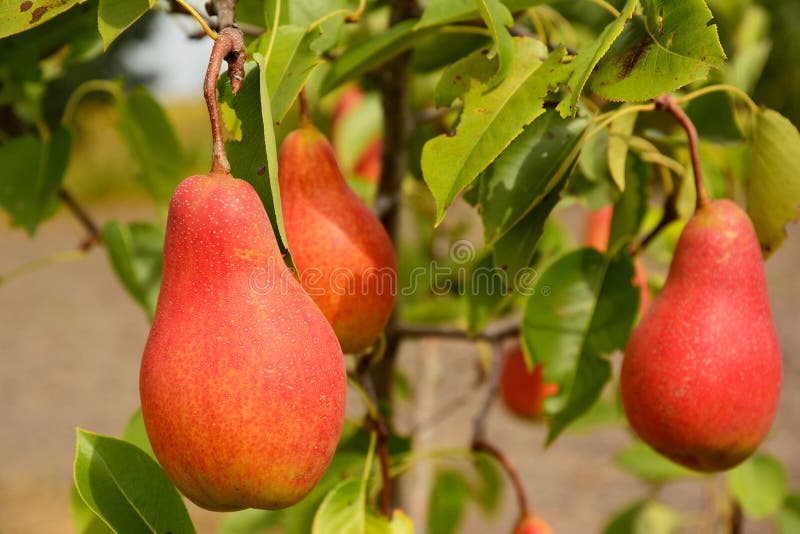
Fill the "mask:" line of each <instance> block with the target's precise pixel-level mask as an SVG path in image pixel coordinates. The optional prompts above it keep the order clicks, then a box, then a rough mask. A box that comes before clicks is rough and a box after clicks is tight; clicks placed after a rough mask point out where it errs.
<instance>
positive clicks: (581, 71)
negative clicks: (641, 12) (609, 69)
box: [557, 0, 638, 117]
mask: <svg viewBox="0 0 800 534" xmlns="http://www.w3.org/2000/svg"><path fill="white" fill-rule="evenodd" d="M637 3H638V2H637V0H628V2H627V3H626V4H625V7H623V8H622V11H621V12H620V15H619V16H618V17H617V18H616V19H614V21H613V22H611V23H610V24H608V25H607V26H606V27H605V28H604V29H603V31H602V33H600V35H598V36H597V38H596V39H595V40H594V41H590V42H588V43H586V44H584V45H582V46H581V47H580V48H579V49H578V54H577V55H576V56H575V60H574V62H573V63H574V65H573V68H574V71H573V74H572V76H571V77H570V80H569V82H567V86H568V87H569V91H570V94H569V98H565V99H564V100H562V101H561V102H560V103H559V104H558V107H557V109H558V111H559V112H560V113H561V116H562V117H567V116H569V115H572V114H573V113H575V109H576V108H575V106H576V105H577V103H578V100H579V99H580V97H581V93H582V92H583V87H584V86H585V85H586V81H587V80H588V79H589V76H590V75H591V74H592V71H593V70H594V68H595V67H596V66H597V64H598V63H599V62H600V60H601V59H602V58H603V56H604V55H605V54H606V52H608V49H609V48H611V45H612V44H613V43H614V41H615V40H616V39H617V37H619V34H620V33H622V29H623V28H624V27H625V23H626V22H627V21H628V19H630V18H631V17H632V16H633V12H634V10H635V9H636V4H637Z"/></svg>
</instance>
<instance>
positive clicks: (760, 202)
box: [747, 109, 800, 255]
mask: <svg viewBox="0 0 800 534" xmlns="http://www.w3.org/2000/svg"><path fill="white" fill-rule="evenodd" d="M798 154H800V133H798V132H797V128H796V127H795V126H794V125H793V124H792V123H791V122H789V120H788V119H786V117H783V116H782V115H781V114H780V113H778V112H776V111H773V110H771V109H765V110H763V111H760V112H759V113H758V114H757V115H756V120H755V130H754V134H753V148H752V156H751V158H750V171H749V173H748V178H747V214H748V215H749V216H750V219H752V221H753V226H755V228H756V234H757V235H758V240H759V242H760V243H761V250H762V251H763V252H764V254H766V255H769V254H771V253H772V252H774V251H775V250H776V249H777V248H778V247H779V246H780V244H781V243H782V242H783V240H784V238H785V237H786V230H785V228H784V227H785V226H786V223H788V222H790V221H793V220H795V219H796V218H797V215H798V211H797V208H798V206H800V159H798Z"/></svg>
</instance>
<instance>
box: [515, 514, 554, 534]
mask: <svg viewBox="0 0 800 534" xmlns="http://www.w3.org/2000/svg"><path fill="white" fill-rule="evenodd" d="M514 534H553V529H552V528H550V525H548V524H547V523H546V522H545V521H544V520H543V519H542V518H541V517H537V516H535V515H533V514H530V513H528V514H525V515H524V516H523V517H522V519H520V520H519V523H517V526H516V528H515V529H514Z"/></svg>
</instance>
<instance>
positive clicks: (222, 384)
mask: <svg viewBox="0 0 800 534" xmlns="http://www.w3.org/2000/svg"><path fill="white" fill-rule="evenodd" d="M345 395H346V372H345V365H344V358H343V355H342V351H341V349H340V347H339V343H338V341H337V339H336V336H335V334H334V332H333V330H332V329H331V327H330V325H329V324H328V322H327V321H326V320H325V317H324V316H323V315H322V313H320V311H319V310H318V309H317V307H316V306H315V305H314V303H313V302H312V301H311V299H310V298H309V297H308V295H307V294H306V293H305V292H304V291H303V289H302V288H301V287H300V284H299V283H298V282H297V281H296V279H295V278H294V276H293V274H292V273H291V271H289V269H288V268H287V267H286V266H285V264H284V263H283V260H282V258H281V254H280V251H279V249H278V244H277V242H276V240H275V236H274V235H273V233H272V229H271V227H270V223H269V220H268V219H267V214H266V212H265V211H264V207H263V205H262V204H261V201H260V200H259V197H258V195H257V194H256V192H255V190H254V189H253V188H252V187H251V186H250V185H249V184H248V183H247V182H245V181H243V180H238V179H235V178H232V177H231V176H230V175H225V174H211V175H198V176H192V177H189V178H187V179H186V180H184V181H183V182H181V184H180V185H178V187H177V189H176V191H175V193H174V195H173V197H172V201H171V203H170V208H169V215H168V220H167V231H166V240H165V243H164V267H163V278H162V282H161V291H160V294H159V299H158V306H157V308H156V314H155V320H154V323H153V326H152V329H151V331H150V336H149V338H148V340H147V345H146V347H145V350H144V356H143V359H142V366H141V374H140V396H141V401H142V414H143V417H144V423H145V427H146V429H147V434H148V436H149V438H150V442H151V443H152V446H153V450H154V452H155V454H156V457H157V458H158V461H159V462H160V463H161V465H162V466H163V467H164V470H165V471H166V472H167V474H168V475H169V477H170V478H171V479H172V480H173V482H174V483H175V485H176V486H177V487H178V489H179V490H180V491H181V492H182V493H183V494H184V495H186V496H187V497H188V498H189V499H191V500H192V501H193V502H195V503H196V504H198V505H199V506H202V507H203V508H207V509H209V510H218V511H224V510H237V509H241V508H246V507H250V508H263V509H278V508H283V507H286V506H290V505H292V504H294V503H296V502H298V501H299V500H301V499H302V498H303V497H304V496H306V495H307V494H308V493H309V492H310V491H311V490H312V489H313V487H314V486H315V485H316V483H317V482H318V481H319V479H320V478H321V477H322V475H323V473H324V472H325V470H326V469H327V467H328V465H329V464H330V461H331V459H332V457H333V453H334V450H335V449H336V445H337V443H338V441H339V437H340V435H341V432H342V426H343V424H344V411H345Z"/></svg>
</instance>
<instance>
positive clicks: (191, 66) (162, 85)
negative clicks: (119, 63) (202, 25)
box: [123, 2, 225, 100]
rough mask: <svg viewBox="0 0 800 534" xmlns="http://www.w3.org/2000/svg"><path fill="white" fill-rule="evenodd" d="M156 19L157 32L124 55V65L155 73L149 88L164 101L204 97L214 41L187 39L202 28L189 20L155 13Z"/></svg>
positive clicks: (139, 70) (155, 30)
mask: <svg viewBox="0 0 800 534" xmlns="http://www.w3.org/2000/svg"><path fill="white" fill-rule="evenodd" d="M192 3H193V4H195V5H197V4H199V2H192ZM154 18H155V21H154V22H153V25H154V28H153V29H154V31H152V32H150V35H149V37H148V39H147V40H146V41H143V42H142V43H141V44H138V45H134V46H131V47H130V49H129V50H128V51H127V53H126V54H125V55H124V56H123V61H124V62H125V66H126V67H127V68H129V69H130V70H132V71H134V72H142V73H154V74H155V78H154V80H153V83H151V84H150V85H149V89H150V90H152V91H153V92H155V93H156V94H157V95H158V96H159V97H161V99H166V100H179V99H184V98H193V97H196V98H202V97H203V79H204V77H205V73H206V68H207V67H208V57H209V55H210V54H211V47H212V45H213V41H212V40H211V39H209V38H208V37H204V38H203V39H189V38H187V34H190V33H194V32H196V31H197V30H198V29H199V25H198V24H197V22H195V21H194V19H191V18H189V17H185V16H175V15H167V14H165V13H162V12H156V13H155V15H154ZM222 70H223V71H224V70H225V64H224V63H223V65H222Z"/></svg>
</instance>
